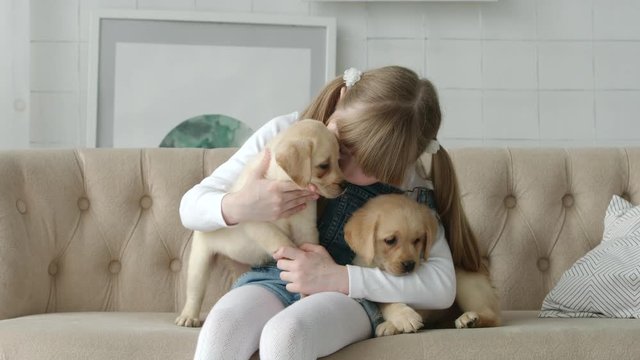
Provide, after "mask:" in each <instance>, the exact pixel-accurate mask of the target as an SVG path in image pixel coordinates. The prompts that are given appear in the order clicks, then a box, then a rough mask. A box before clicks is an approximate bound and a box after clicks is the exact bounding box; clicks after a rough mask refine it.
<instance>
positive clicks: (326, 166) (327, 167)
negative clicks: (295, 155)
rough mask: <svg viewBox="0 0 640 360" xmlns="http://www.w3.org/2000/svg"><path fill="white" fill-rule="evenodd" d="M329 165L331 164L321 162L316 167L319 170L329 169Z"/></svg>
mask: <svg viewBox="0 0 640 360" xmlns="http://www.w3.org/2000/svg"><path fill="white" fill-rule="evenodd" d="M330 167H331V165H330V164H329V163H322V164H320V165H318V168H319V169H320V170H329V168H330Z"/></svg>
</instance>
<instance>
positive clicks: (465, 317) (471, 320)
mask: <svg viewBox="0 0 640 360" xmlns="http://www.w3.org/2000/svg"><path fill="white" fill-rule="evenodd" d="M478 320H480V316H478V314H477V313H475V312H473V311H467V312H466V313H464V314H462V315H461V316H460V317H459V318H457V319H456V328H457V329H468V328H474V327H476V326H478Z"/></svg>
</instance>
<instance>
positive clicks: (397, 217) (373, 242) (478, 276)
mask: <svg viewBox="0 0 640 360" xmlns="http://www.w3.org/2000/svg"><path fill="white" fill-rule="evenodd" d="M437 232H438V221H437V219H436V217H435V215H434V213H432V211H431V210H430V209H429V208H428V207H427V206H426V205H422V204H419V203H417V202H416V201H414V200H413V199H411V198H409V197H407V196H405V195H400V194H391V195H380V196H377V197H375V198H373V199H371V200H369V201H367V203H365V205H364V206H363V207H362V208H360V209H358V210H357V211H356V212H354V214H353V215H352V217H351V218H350V219H349V221H348V222H347V224H346V225H345V229H344V234H345V240H346V241H347V243H348V244H349V246H350V247H351V248H352V249H353V251H354V252H355V253H356V258H355V260H354V264H356V265H360V266H368V267H378V268H380V269H381V270H384V271H387V272H389V273H391V274H393V275H398V276H401V275H406V274H409V273H411V272H413V271H415V269H417V267H418V266H420V263H421V261H422V260H424V259H427V258H428V257H429V249H430V248H431V246H432V245H433V243H434V241H435V239H436V236H437ZM456 281H457V294H456V304H455V305H456V306H454V307H452V308H450V309H447V310H417V311H416V310H414V309H412V308H411V307H409V306H408V305H406V304H402V303H391V304H381V303H379V304H378V306H379V307H380V311H381V312H382V315H383V317H384V320H385V321H384V322H383V323H381V324H380V325H378V327H377V328H376V336H386V335H394V334H399V333H409V332H416V331H418V330H419V329H420V328H422V327H423V326H424V325H428V326H430V327H435V326H441V325H442V324H443V323H445V324H446V323H447V322H452V323H454V324H455V327H456V328H459V329H460V328H468V327H484V326H496V325H497V324H498V322H499V319H498V315H497V314H499V310H498V309H499V304H498V298H497V295H496V293H495V289H494V288H493V286H491V283H490V281H489V277H488V273H483V272H469V271H465V270H463V269H460V268H456ZM461 312H462V314H460V313H461ZM456 317H457V319H456ZM454 319H455V321H454Z"/></svg>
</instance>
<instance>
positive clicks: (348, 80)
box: [342, 67, 362, 89]
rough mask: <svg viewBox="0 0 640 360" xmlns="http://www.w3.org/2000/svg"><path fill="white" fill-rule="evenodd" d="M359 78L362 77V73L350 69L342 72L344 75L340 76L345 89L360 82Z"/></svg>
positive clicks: (352, 68)
mask: <svg viewBox="0 0 640 360" xmlns="http://www.w3.org/2000/svg"><path fill="white" fill-rule="evenodd" d="M360 76H362V71H360V70H358V69H356V68H354V67H350V68H348V69H347V70H345V71H344V75H343V76H342V80H344V83H345V85H347V89H348V88H350V87H352V86H353V85H355V84H356V83H357V82H358V80H360Z"/></svg>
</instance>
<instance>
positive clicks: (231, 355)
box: [195, 285, 371, 360]
mask: <svg viewBox="0 0 640 360" xmlns="http://www.w3.org/2000/svg"><path fill="white" fill-rule="evenodd" d="M370 334H371V323H370V322H369V317H368V316H367V314H366V312H365V311H364V309H363V308H362V306H360V304H358V303H357V302H356V301H355V300H353V299H351V298H349V297H348V296H347V295H344V294H341V293H335V292H325V293H318V294H314V295H311V296H306V297H304V298H303V299H302V300H300V301H298V302H296V303H294V304H293V305H291V306H289V307H287V308H285V307H284V306H283V305H282V302H280V300H279V299H278V297H277V296H276V295H274V294H273V293H271V292H270V291H269V290H267V289H265V288H263V287H261V286H258V285H245V286H241V287H238V288H235V289H233V290H231V291H229V292H228V293H227V294H225V295H224V296H223V297H222V298H220V300H219V301H218V302H217V303H216V304H215V305H214V307H213V308H212V309H211V312H210V313H209V316H208V317H207V319H206V321H205V323H204V326H203V327H202V330H201V331H200V335H199V337H198V345H197V347H196V354H195V359H197V360H201V359H243V360H244V359H249V357H251V355H252V354H253V353H254V352H255V351H256V350H257V349H258V347H260V358H261V359H262V360H270V359H302V360H304V359H316V358H318V357H322V356H326V355H329V354H331V353H334V352H336V351H338V350H340V349H341V348H343V347H344V346H346V345H349V344H351V343H354V342H356V341H359V340H363V339H366V338H368V337H369V336H370Z"/></svg>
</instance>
